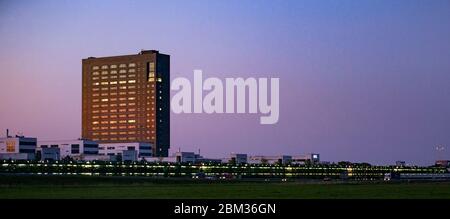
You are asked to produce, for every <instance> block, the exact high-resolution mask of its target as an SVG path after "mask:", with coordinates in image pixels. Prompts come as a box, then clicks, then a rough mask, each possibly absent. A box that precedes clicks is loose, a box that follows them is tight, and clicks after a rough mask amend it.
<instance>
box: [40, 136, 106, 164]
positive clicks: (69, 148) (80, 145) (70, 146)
mask: <svg viewBox="0 0 450 219" xmlns="http://www.w3.org/2000/svg"><path fill="white" fill-rule="evenodd" d="M48 148H55V149H53V150H46V149H48ZM36 151H37V154H40V156H41V159H45V158H48V159H50V158H52V159H57V158H59V159H64V158H67V157H70V158H72V159H74V160H85V159H86V157H88V156H93V155H98V143H97V142H95V141H90V140H85V139H76V140H58V141H38V142H37V148H36ZM44 153H45V157H44Z"/></svg>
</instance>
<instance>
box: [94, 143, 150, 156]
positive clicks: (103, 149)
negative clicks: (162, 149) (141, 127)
mask: <svg viewBox="0 0 450 219" xmlns="http://www.w3.org/2000/svg"><path fill="white" fill-rule="evenodd" d="M152 147H153V146H152V144H151V143H147V142H129V143H100V144H99V147H98V153H99V155H110V156H113V155H116V156H117V155H120V156H123V155H124V151H129V150H134V151H136V152H137V159H138V160H142V159H145V160H148V159H149V158H151V157H152V156H153V152H152Z"/></svg>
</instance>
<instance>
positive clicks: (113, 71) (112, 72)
mask: <svg viewBox="0 0 450 219" xmlns="http://www.w3.org/2000/svg"><path fill="white" fill-rule="evenodd" d="M109 73H110V74H112V75H115V74H117V71H116V70H112V71H110V72H109Z"/></svg>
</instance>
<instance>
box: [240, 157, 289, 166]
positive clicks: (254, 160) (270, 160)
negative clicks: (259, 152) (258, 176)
mask: <svg viewBox="0 0 450 219" xmlns="http://www.w3.org/2000/svg"><path fill="white" fill-rule="evenodd" d="M248 162H249V163H250V164H289V163H291V162H292V156H289V155H280V156H250V157H249V159H248Z"/></svg>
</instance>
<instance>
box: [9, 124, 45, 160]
mask: <svg viewBox="0 0 450 219" xmlns="http://www.w3.org/2000/svg"><path fill="white" fill-rule="evenodd" d="M35 154H36V138H29V137H25V136H19V135H16V136H14V137H13V136H9V131H8V130H7V131H6V137H3V138H0V159H1V160H9V159H11V160H34V159H35Z"/></svg>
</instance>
